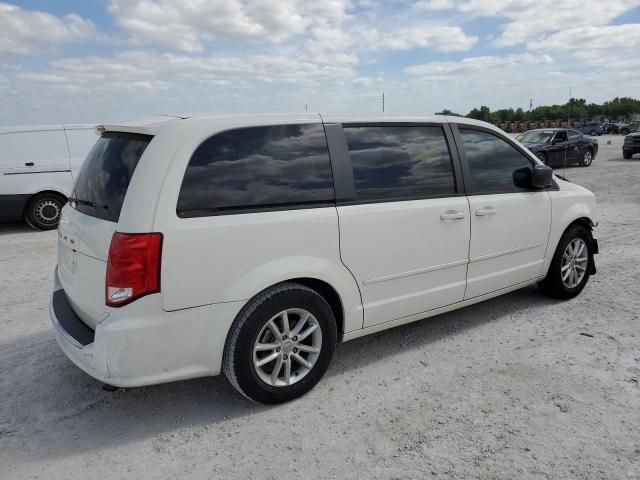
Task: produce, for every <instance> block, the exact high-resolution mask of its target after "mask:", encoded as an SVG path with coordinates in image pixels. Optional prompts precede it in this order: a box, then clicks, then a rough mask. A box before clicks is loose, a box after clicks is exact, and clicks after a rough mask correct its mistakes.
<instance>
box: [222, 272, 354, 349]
mask: <svg viewBox="0 0 640 480" xmlns="http://www.w3.org/2000/svg"><path fill="white" fill-rule="evenodd" d="M286 283H298V284H300V285H303V286H305V287H307V288H309V289H311V290H313V291H314V292H316V293H317V294H318V295H320V296H321V297H322V298H324V300H325V301H326V302H327V303H328V304H329V306H330V307H331V311H332V312H333V316H334V318H335V320H336V331H337V333H338V342H341V341H342V337H343V335H344V332H345V330H344V326H345V325H344V324H345V315H346V313H345V306H344V302H343V299H342V297H341V295H340V294H339V293H338V290H337V289H336V288H335V287H334V286H333V285H331V284H330V283H329V282H327V281H325V280H321V279H319V278H316V277H310V276H304V277H292V278H287V279H285V280H281V281H278V282H276V283H273V284H272V285H269V286H268V287H266V288H263V289H261V290H260V291H259V292H257V293H256V294H255V295H253V296H252V297H251V298H249V299H248V300H247V301H246V302H245V303H244V306H243V307H242V308H241V309H240V311H239V312H238V314H237V315H236V318H234V322H235V320H236V319H237V318H238V316H240V315H241V314H242V312H243V310H244V309H245V307H246V306H247V305H249V304H250V303H251V302H253V300H254V299H255V298H257V297H259V296H260V295H263V294H264V293H265V292H267V291H269V290H271V289H273V288H277V287H278V286H279V285H282V284H286Z"/></svg>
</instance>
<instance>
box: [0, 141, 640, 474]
mask: <svg viewBox="0 0 640 480" xmlns="http://www.w3.org/2000/svg"><path fill="white" fill-rule="evenodd" d="M599 140H600V145H601V148H600V153H599V154H598V156H597V158H596V160H595V161H594V163H593V165H592V166H591V167H590V168H570V169H567V171H566V176H567V177H568V178H569V179H570V180H572V181H575V182H576V183H579V184H582V185H584V186H586V187H588V188H590V189H591V190H593V191H594V192H595V193H596V195H597V197H598V202H599V205H600V209H601V222H600V226H599V228H598V230H597V237H598V238H599V240H600V249H601V254H600V255H599V256H597V257H596V261H597V265H598V274H597V275H596V276H595V277H593V278H592V280H591V282H590V283H589V285H588V286H587V288H586V289H585V291H584V292H583V294H582V295H580V296H579V297H578V298H576V299H573V300H571V301H568V302H559V301H553V300H550V299H547V298H545V297H543V296H541V295H539V294H538V292H537V290H536V288H526V289H523V290H521V291H518V292H514V293H511V294H509V295H505V296H503V297H500V298H497V299H494V300H490V301H487V302H484V303H482V304H479V305H475V306H472V307H468V308H465V309H462V310H458V311H456V312H452V313H448V314H445V315H441V316H439V317H436V318H433V319H430V320H426V321H423V322H418V323H414V324H411V325H406V326H403V327H398V328H395V329H393V330H390V331H386V332H383V333H380V334H376V335H372V336H369V337H365V338H361V339H358V340H355V341H353V342H349V343H346V344H344V345H341V346H340V347H339V348H338V349H337V352H336V355H335V358H334V361H333V364H332V366H331V368H330V369H329V372H328V373H327V375H326V377H325V378H324V380H323V381H322V382H321V383H320V384H319V385H318V386H317V387H316V388H315V389H314V390H313V391H312V392H311V393H310V394H308V395H307V396H306V397H304V398H302V399H299V400H297V401H295V402H292V403H289V404H286V405H281V406H276V407H265V406H260V405H255V404H252V403H249V402H248V401H245V400H244V399H243V398H242V397H240V396H239V395H237V394H236V393H235V391H234V390H233V389H232V387H230V385H229V384H228V383H227V381H226V380H225V379H224V377H218V378H207V379H201V380H193V381H187V382H178V383H173V384H167V385H160V386H154V387H147V388H138V389H131V390H118V391H116V392H106V391H104V390H102V388H101V384H100V383H99V382H97V381H95V380H93V379H91V378H90V377H88V376H87V375H85V374H84V373H82V372H81V371H80V370H79V369H77V368H76V367H75V366H74V365H72V364H71V362H70V361H68V360H67V359H66V357H65V356H64V355H63V354H62V352H61V351H60V350H59V348H58V346H57V344H56V343H55V340H54V338H53V335H52V332H51V327H50V325H49V319H48V315H47V303H48V299H49V293H50V288H51V275H52V271H53V267H54V264H55V261H56V259H55V248H56V247H55V242H56V233H55V232H46V233H36V232H32V231H30V230H28V229H27V228H26V227H24V226H22V225H8V226H6V225H5V226H1V227H0V332H1V334H0V478H1V479H22V478H65V479H74V478H82V479H85V478H102V479H106V478H109V479H111V478H130V477H136V478H154V479H158V478H179V479H197V478H224V479H243V480H244V479H249V478H255V479H270V478H273V479H285V478H286V479H288V478H292V479H293V478H295V479H299V478H314V479H315V478H335V479H356V478H357V479H363V478H367V479H369V478H379V479H405V478H406V479H409V478H436V477H437V478H483V479H502V478H504V479H511V478H518V479H525V478H526V479H529V478H531V479H537V478H541V479H550V478H556V479H568V478H580V479H618V478H623V479H628V478H632V479H636V478H637V479H640V385H639V384H638V382H639V379H640V347H639V343H640V324H639V322H638V320H639V318H638V316H639V314H640V287H639V286H640V268H638V259H639V258H640V247H639V246H638V244H637V239H638V237H640V215H639V213H640V182H639V179H640V175H639V172H640V158H637V159H633V160H623V159H622V151H621V143H622V137H607V136H604V137H600V139H599ZM607 140H611V141H612V145H606V142H607ZM560 173H562V172H560Z"/></svg>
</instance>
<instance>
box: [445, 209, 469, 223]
mask: <svg viewBox="0 0 640 480" xmlns="http://www.w3.org/2000/svg"><path fill="white" fill-rule="evenodd" d="M463 218H464V212H458V211H456V210H447V211H446V212H444V213H443V214H442V215H440V220H443V221H447V220H462V219H463Z"/></svg>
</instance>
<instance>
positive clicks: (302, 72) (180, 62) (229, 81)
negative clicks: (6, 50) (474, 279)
mask: <svg viewBox="0 0 640 480" xmlns="http://www.w3.org/2000/svg"><path fill="white" fill-rule="evenodd" d="M354 75H355V72H354V71H353V70H352V68H351V67H350V66H349V65H342V64H335V63H334V64H321V63H317V62H313V61H307V60H305V59H302V58H295V57H287V56H277V55H264V54H261V55H250V56H247V57H245V58H237V57H218V56H214V55H201V56H190V55H175V54H158V53H152V52H144V51H128V52H123V53H120V54H117V55H115V56H112V57H89V58H71V59H64V60H56V61H53V62H51V64H50V68H49V70H48V71H45V72H38V73H34V72H19V73H17V74H16V75H15V78H16V79H17V80H18V81H28V82H31V83H33V84H40V85H46V86H48V87H50V88H57V89H60V90H83V89H84V90H86V91H89V92H90V91H94V90H96V89H98V90H100V91H104V90H117V89H125V90H136V89H139V88H142V89H145V90H163V89H166V88H168V87H169V86H176V85H181V84H182V85H194V84H200V85H207V84H210V85H229V86H233V87H234V88H243V87H247V86H248V85H255V84H260V83H265V82H266V83H275V82H280V84H283V85H284V84H289V85H294V84H299V85H317V84H319V83H321V82H326V81H327V80H332V81H336V80H340V79H345V78H350V77H352V76H354Z"/></svg>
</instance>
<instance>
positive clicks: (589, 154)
mask: <svg viewBox="0 0 640 480" xmlns="http://www.w3.org/2000/svg"><path fill="white" fill-rule="evenodd" d="M591 163H593V150H591V149H590V148H587V149H586V150H585V151H584V153H583V154H582V158H581V159H580V166H581V167H588V166H589V165H591Z"/></svg>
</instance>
